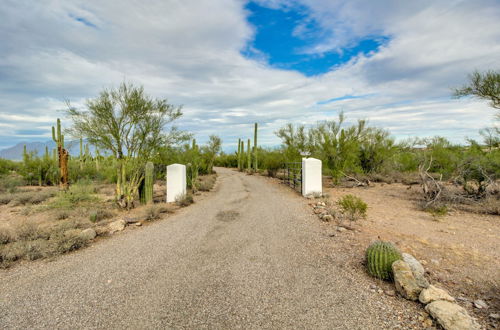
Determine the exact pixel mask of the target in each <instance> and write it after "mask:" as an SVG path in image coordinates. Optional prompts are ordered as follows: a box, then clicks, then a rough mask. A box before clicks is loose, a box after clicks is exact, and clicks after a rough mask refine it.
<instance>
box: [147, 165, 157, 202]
mask: <svg viewBox="0 0 500 330" xmlns="http://www.w3.org/2000/svg"><path fill="white" fill-rule="evenodd" d="M154 171H155V166H154V165H153V163H152V162H147V164H146V171H145V172H146V173H145V175H144V201H145V203H146V204H151V203H153V176H154Z"/></svg>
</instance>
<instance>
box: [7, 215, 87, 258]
mask: <svg viewBox="0 0 500 330" xmlns="http://www.w3.org/2000/svg"><path fill="white" fill-rule="evenodd" d="M79 227H80V223H78V222H76V221H66V222H64V223H62V224H60V225H56V226H42V225H39V224H36V223H34V222H30V221H25V222H23V223H21V224H20V225H19V226H17V227H16V228H14V229H12V228H10V227H7V226H3V227H0V267H1V268H6V267H9V266H10V265H11V264H12V263H13V262H16V261H18V260H35V259H40V258H47V257H51V256H55V255H59V254H63V253H67V252H70V251H73V250H77V249H79V248H81V247H83V246H85V245H87V243H88V241H87V240H86V239H85V238H84V237H82V236H81V235H80V233H81V229H79Z"/></svg>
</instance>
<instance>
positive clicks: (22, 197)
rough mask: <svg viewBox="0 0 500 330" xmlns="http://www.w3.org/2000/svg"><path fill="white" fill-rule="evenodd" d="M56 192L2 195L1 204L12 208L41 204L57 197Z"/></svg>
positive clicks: (44, 191)
mask: <svg viewBox="0 0 500 330" xmlns="http://www.w3.org/2000/svg"><path fill="white" fill-rule="evenodd" d="M55 194H56V192H55V190H53V189H51V190H43V191H21V192H17V193H3V194H0V204H11V205H12V206H18V205H27V204H41V203H42V202H44V201H46V200H47V199H49V198H51V197H53V196H55Z"/></svg>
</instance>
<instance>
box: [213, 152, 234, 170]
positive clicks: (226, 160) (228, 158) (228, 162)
mask: <svg viewBox="0 0 500 330" xmlns="http://www.w3.org/2000/svg"><path fill="white" fill-rule="evenodd" d="M215 166H220V167H238V156H237V155H236V154H226V153H224V152H221V153H220V155H219V156H218V157H217V158H216V159H215Z"/></svg>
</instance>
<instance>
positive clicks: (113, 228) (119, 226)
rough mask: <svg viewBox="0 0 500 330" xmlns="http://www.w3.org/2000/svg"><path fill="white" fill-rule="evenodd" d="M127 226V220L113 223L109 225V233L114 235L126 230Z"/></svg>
mask: <svg viewBox="0 0 500 330" xmlns="http://www.w3.org/2000/svg"><path fill="white" fill-rule="evenodd" d="M126 224H127V223H126V222H125V220H117V221H113V222H111V223H110V224H109V225H108V228H109V232H110V233H111V234H113V233H115V232H117V231H122V230H123V229H125V226H126Z"/></svg>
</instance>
